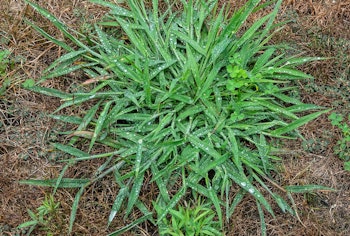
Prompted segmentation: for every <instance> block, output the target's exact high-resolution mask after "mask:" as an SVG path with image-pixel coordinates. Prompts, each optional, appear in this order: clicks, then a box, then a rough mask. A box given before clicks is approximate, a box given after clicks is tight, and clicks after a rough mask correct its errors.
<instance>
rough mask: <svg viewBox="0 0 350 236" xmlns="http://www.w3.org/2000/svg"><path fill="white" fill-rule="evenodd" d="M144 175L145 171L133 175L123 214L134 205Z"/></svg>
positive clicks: (126, 214) (127, 213)
mask: <svg viewBox="0 0 350 236" xmlns="http://www.w3.org/2000/svg"><path fill="white" fill-rule="evenodd" d="M144 176H145V172H141V173H139V174H138V175H137V176H135V180H134V184H133V186H132V188H131V191H130V195H129V199H128V205H127V206H126V213H125V216H128V215H129V214H130V212H131V210H132V208H133V207H134V205H135V203H136V201H137V199H138V197H139V195H140V191H141V187H142V184H143V179H144Z"/></svg>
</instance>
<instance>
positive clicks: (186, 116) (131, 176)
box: [23, 0, 326, 235]
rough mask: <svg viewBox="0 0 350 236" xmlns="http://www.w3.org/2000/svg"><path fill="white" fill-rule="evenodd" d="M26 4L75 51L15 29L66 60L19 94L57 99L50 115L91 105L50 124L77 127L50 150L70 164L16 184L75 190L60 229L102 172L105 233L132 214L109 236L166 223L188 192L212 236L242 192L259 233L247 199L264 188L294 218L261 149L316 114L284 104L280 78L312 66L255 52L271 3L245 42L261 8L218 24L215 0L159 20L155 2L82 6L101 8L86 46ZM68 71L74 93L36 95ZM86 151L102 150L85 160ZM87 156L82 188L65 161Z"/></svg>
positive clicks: (264, 39) (293, 134) (261, 202)
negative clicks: (77, 74)
mask: <svg viewBox="0 0 350 236" xmlns="http://www.w3.org/2000/svg"><path fill="white" fill-rule="evenodd" d="M26 2H27V3H28V4H29V5H30V6H31V7H33V8H34V9H35V10H37V11H38V12H39V13H41V14H42V15H43V16H45V17H46V18H47V19H49V20H50V21H51V22H52V23H53V24H54V25H55V26H56V27H57V28H58V29H59V30H60V31H61V32H62V33H63V34H64V35H65V37H66V39H67V40H70V41H71V43H74V44H75V47H72V46H70V45H71V44H67V43H65V42H63V41H60V40H58V39H56V38H54V37H52V36H50V35H48V34H47V33H46V32H45V31H44V30H42V29H41V28H39V27H38V26H36V25H35V24H33V23H31V22H30V21H27V23H28V24H30V25H31V26H32V27H34V28H35V29H36V30H37V31H39V32H40V33H41V34H42V35H43V36H44V37H46V38H47V39H48V40H50V41H52V42H54V43H56V44H57V45H58V46H60V47H62V48H63V49H65V50H66V51H67V53H66V54H65V55H63V56H61V57H60V58H58V59H57V60H56V61H55V62H53V63H52V64H51V65H50V66H49V67H48V68H47V69H46V70H45V71H44V73H45V74H44V75H43V77H42V78H41V80H40V81H39V82H37V83H36V84H34V80H28V81H27V82H26V83H25V84H24V85H25V87H26V88H28V89H30V90H32V91H35V92H39V93H43V94H46V95H49V96H55V97H59V98H61V99H62V101H63V104H62V105H61V106H60V107H59V108H58V109H57V111H60V110H62V109H63V108H66V107H69V106H76V105H80V104H81V103H84V102H88V101H89V102H90V103H89V104H93V106H92V107H91V108H90V109H89V110H87V111H86V113H85V115H84V117H75V116H62V115H53V117H54V118H56V119H58V120H61V121H64V122H68V123H73V124H78V128H77V129H76V130H74V131H72V132H71V136H72V138H71V140H70V142H69V143H68V144H60V143H56V144H54V146H55V147H56V148H57V149H59V150H61V151H63V152H65V153H67V154H69V155H71V156H72V158H69V159H66V160H61V161H63V162H67V165H66V167H65V168H64V169H63V170H62V172H61V174H60V175H59V177H58V178H57V179H52V180H27V181H23V182H24V183H28V184H36V185H43V186H51V187H54V192H55V191H56V189H57V188H60V187H66V188H78V189H79V191H78V193H77V195H76V197H75V200H74V203H73V206H72V213H71V217H70V227H69V230H70V231H72V229H73V222H74V220H75V215H76V212H77V208H78V203H79V199H80V196H81V195H82V194H83V192H84V190H85V188H86V187H87V186H89V185H90V184H91V183H93V182H95V181H99V180H100V179H101V178H103V177H104V176H106V175H108V174H111V175H114V177H115V178H114V179H115V181H116V183H117V184H118V186H119V187H120V190H119V193H118V194H117V196H115V201H114V204H113V206H112V209H111V212H110V217H109V222H108V224H110V223H111V222H112V221H113V219H114V218H115V216H116V214H117V213H120V212H123V213H124V214H125V217H128V216H130V214H131V212H132V211H133V210H135V209H138V210H139V211H140V212H141V213H143V216H142V217H140V218H139V219H135V221H134V222H133V223H132V224H130V225H127V226H125V227H124V228H122V229H119V230H117V231H115V232H114V233H112V235H116V234H119V233H122V232H124V231H127V230H130V229H131V228H132V227H134V226H136V225H138V224H139V223H141V222H143V221H145V220H148V221H150V222H152V223H153V224H155V225H157V226H158V227H159V228H160V229H163V228H164V222H165V221H164V220H166V219H168V217H169V215H174V214H175V215H176V214H177V213H176V212H175V209H176V208H177V206H178V205H179V204H180V203H181V202H182V200H183V199H184V198H186V197H188V196H191V194H195V195H200V196H201V197H202V198H205V199H206V204H208V205H207V207H206V209H209V208H210V209H211V208H212V209H213V210H214V211H215V214H216V216H217V220H218V222H219V226H220V228H223V224H224V219H225V218H226V219H227V220H229V218H230V217H231V215H232V214H233V212H234V210H235V207H236V206H237V204H239V202H240V201H241V200H242V199H243V197H244V196H245V195H246V194H250V195H252V196H253V197H254V199H255V200H256V203H257V207H258V209H259V213H260V219H261V221H262V224H261V225H262V229H263V232H265V233H266V225H265V222H264V213H263V212H264V211H263V209H265V210H266V212H269V213H270V214H272V215H273V214H274V213H273V210H272V207H271V205H270V203H269V202H268V201H267V200H266V198H265V197H264V196H263V194H262V193H261V191H260V190H259V189H265V191H266V192H267V193H269V194H270V195H271V197H272V198H273V199H274V200H275V201H276V203H277V204H278V205H279V206H280V208H281V209H282V211H283V212H290V213H292V214H294V210H293V209H292V208H291V207H290V206H289V204H288V203H287V201H286V200H285V199H284V197H283V196H280V195H278V194H277V193H276V192H273V191H272V190H271V189H270V187H269V186H268V184H267V181H268V182H269V183H274V182H273V177H272V175H271V173H273V172H278V171H277V170H276V168H275V162H277V161H278V160H279V158H278V157H276V156H274V155H273V153H272V151H274V147H273V146H272V145H271V144H270V143H269V140H270V139H271V138H277V139H278V138H297V137H299V136H300V135H299V133H298V132H297V131H296V129H297V128H298V127H300V126H301V125H304V124H305V123H307V122H308V121H310V120H312V119H315V118H316V117H318V116H319V115H321V114H323V113H324V112H326V111H324V110H322V111H318V112H314V113H311V114H308V115H305V116H303V115H300V113H302V114H305V112H306V111H311V110H319V109H321V107H319V106H315V105H310V104H303V103H302V102H301V101H299V100H297V99H295V98H293V97H291V96H289V95H288V92H289V91H292V90H294V89H295V87H292V86H288V83H289V82H290V81H291V80H298V79H306V78H311V76H309V75H307V74H305V73H303V72H301V71H298V70H296V69H295V67H296V66H298V65H300V64H303V63H306V62H309V61H313V60H318V59H320V58H311V57H306V58H297V57H288V56H286V55H284V54H281V53H280V50H279V46H277V45H268V44H267V43H268V42H269V39H270V38H271V37H272V32H273V31H274V30H278V27H280V25H276V24H274V19H275V16H276V14H277V11H278V8H279V6H280V4H281V2H282V1H281V0H279V1H276V2H273V3H270V4H273V10H272V12H271V13H269V14H268V15H266V16H264V17H262V18H261V19H259V20H257V21H256V22H255V23H254V24H253V25H251V26H250V28H248V29H247V30H246V31H245V32H242V30H241V27H242V26H243V25H244V22H245V20H246V19H247V18H248V17H249V15H250V14H251V13H252V12H254V11H257V10H259V9H260V8H261V7H260V6H259V2H260V1H257V0H250V1H248V2H247V3H246V5H245V6H244V7H243V8H241V9H240V10H238V11H236V12H235V13H234V14H233V15H232V16H230V17H229V14H228V13H227V8H226V7H222V8H219V7H218V1H215V0H213V1H197V0H194V1H176V4H177V7H178V6H179V5H180V6H181V8H182V10H181V11H176V10H174V5H172V4H171V3H169V2H167V1H165V4H167V5H168V7H167V8H166V10H165V11H160V10H159V2H158V1H157V0H153V1H152V7H150V8H148V7H146V6H145V5H144V2H143V1H136V0H128V1H126V5H127V7H126V8H123V7H120V6H118V5H115V4H113V3H110V2H107V1H102V0H93V1H92V2H94V3H96V4H100V5H102V6H105V7H109V8H110V9H111V10H110V12H109V14H107V15H106V17H105V19H104V20H103V21H101V22H99V23H97V24H95V25H94V30H95V35H94V36H89V37H86V36H84V35H82V34H80V33H79V32H75V31H73V30H71V29H69V28H67V27H66V26H65V25H64V24H63V23H62V22H60V21H59V20H58V19H57V18H56V17H54V16H53V15H52V14H51V13H49V12H48V11H46V10H45V9H43V8H41V7H40V6H38V5H37V4H35V3H32V2H30V1H26ZM263 6H264V5H263ZM77 62H79V63H77ZM77 70H82V71H83V72H84V73H85V74H86V76H87V78H86V81H85V82H83V83H82V84H81V85H82V86H85V91H82V92H79V93H67V92H63V91H59V90H56V89H52V88H45V87H42V86H40V83H41V82H43V81H45V80H47V79H52V78H56V77H59V76H62V75H67V74H69V73H71V72H74V71H77ZM57 111H56V112H57ZM81 139H85V140H89V147H88V148H86V149H82V150H81V149H78V148H77V142H79V140H81ZM96 143H99V144H102V145H105V146H108V147H110V148H112V149H113V150H114V151H112V152H108V153H100V154H91V153H92V151H93V149H94V147H95V144H96ZM95 158H104V159H105V160H106V161H105V163H104V164H103V165H101V166H100V168H98V170H96V173H91V178H89V179H69V178H64V174H65V171H66V170H67V169H68V168H69V167H70V166H72V165H74V163H76V162H79V161H85V160H91V159H95ZM146 174H147V175H151V176H152V182H154V183H155V184H156V185H157V187H158V189H159V195H158V197H157V199H154V204H153V206H154V209H151V208H148V207H147V206H146V204H144V202H142V200H141V198H140V197H139V196H140V191H141V187H142V185H143V184H144V181H145V176H146ZM274 185H275V186H278V184H277V183H274ZM233 186H237V187H239V188H241V190H240V191H239V192H238V194H236V195H235V196H234V197H232V196H231V194H230V189H231V188H232V187H233ZM279 188H280V189H281V190H283V191H284V192H286V193H287V194H288V195H289V196H291V195H290V194H289V193H291V192H293V191H294V190H295V189H296V191H297V192H301V191H309V190H310V189H319V187H317V186H316V187H315V186H312V188H308V187H307V186H305V187H300V186H298V188H293V187H290V186H285V187H284V188H283V187H279ZM291 201H292V199H291ZM179 209H181V208H179ZM185 212H186V210H185ZM186 214H187V213H186ZM208 214H209V213H208ZM210 214H211V213H210Z"/></svg>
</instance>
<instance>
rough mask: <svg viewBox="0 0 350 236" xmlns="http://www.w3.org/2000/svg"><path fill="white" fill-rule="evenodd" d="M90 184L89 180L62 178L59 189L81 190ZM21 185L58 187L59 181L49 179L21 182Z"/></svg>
mask: <svg viewBox="0 0 350 236" xmlns="http://www.w3.org/2000/svg"><path fill="white" fill-rule="evenodd" d="M89 182H90V180H88V179H71V178H62V179H61V181H60V183H59V186H58V188H80V187H82V186H85V185H87V184H88V183H89ZM19 183H21V184H29V185H36V186H43V187H56V183H57V179H48V180H37V179H29V180H21V181H19Z"/></svg>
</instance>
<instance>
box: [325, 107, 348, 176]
mask: <svg viewBox="0 0 350 236" xmlns="http://www.w3.org/2000/svg"><path fill="white" fill-rule="evenodd" d="M328 118H329V120H330V121H331V124H332V125H333V126H335V127H337V128H339V129H340V130H341V132H342V138H341V139H340V140H339V141H338V142H337V145H336V146H335V148H334V153H335V154H337V155H338V156H339V158H340V159H342V160H344V161H345V163H344V169H345V170H347V171H350V161H349V160H350V127H349V125H348V124H347V122H346V120H344V116H343V115H342V114H338V113H335V112H333V113H332V114H331V115H330V116H329V117H328ZM347 118H348V121H350V114H349V115H348V117H347Z"/></svg>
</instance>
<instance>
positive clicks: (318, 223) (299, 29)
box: [0, 0, 350, 236]
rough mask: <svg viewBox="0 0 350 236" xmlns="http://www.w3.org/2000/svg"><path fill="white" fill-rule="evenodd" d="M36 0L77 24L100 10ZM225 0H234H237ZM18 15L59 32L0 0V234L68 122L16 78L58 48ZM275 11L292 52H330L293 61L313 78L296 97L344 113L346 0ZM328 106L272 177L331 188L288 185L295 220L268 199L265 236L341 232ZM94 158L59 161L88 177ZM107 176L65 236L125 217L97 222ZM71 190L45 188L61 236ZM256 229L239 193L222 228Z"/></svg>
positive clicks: (110, 195)
mask: <svg viewBox="0 0 350 236" xmlns="http://www.w3.org/2000/svg"><path fill="white" fill-rule="evenodd" d="M36 2H38V3H39V4H40V5H41V6H43V7H44V8H46V9H48V10H49V11H50V12H52V13H54V14H55V15H56V16H57V17H58V18H59V19H60V20H62V21H63V22H65V23H66V24H67V25H68V26H69V27H72V28H74V29H76V30H78V31H84V32H87V31H88V30H89V25H90V24H91V23H93V22H94V21H96V20H97V19H98V18H99V17H101V16H102V15H103V13H104V12H105V9H103V8H100V7H96V6H95V5H93V4H91V3H89V2H88V1H85V0H74V1H69V0H60V1H58V0H46V1H44V0H39V1H36ZM222 2H225V1H222ZM230 2H231V3H232V4H233V8H232V9H234V8H236V7H237V6H239V5H241V4H242V3H244V2H246V1H242V0H239V1H230ZM259 16H260V15H259V13H257V14H255V15H254V16H252V17H251V19H250V21H252V20H254V19H256V18H258V17H259ZM24 18H27V19H31V20H33V21H34V22H35V23H36V24H37V25H38V26H40V27H42V28H44V29H45V30H47V31H48V32H49V33H50V34H52V35H54V36H56V37H57V38H63V36H62V35H61V33H60V32H59V31H57V30H56V29H55V28H54V27H53V26H52V25H51V24H50V23H49V22H48V21H46V20H45V19H43V18H42V17H41V16H40V15H39V14H38V13H36V12H34V11H33V10H32V9H31V8H29V7H26V5H25V3H24V2H23V1H17V0H0V34H1V35H0V50H3V49H9V50H10V51H11V52H12V56H11V60H12V64H13V65H12V66H8V69H7V74H6V76H3V77H1V78H0V87H1V85H2V83H4V81H5V79H6V78H11V81H12V82H11V85H10V86H9V88H8V89H7V92H6V94H5V95H3V96H1V97H0V98H1V100H0V124H2V126H0V167H1V169H0V235H24V233H25V232H24V231H23V232H21V231H18V230H17V231H16V230H15V227H16V226H18V225H19V224H21V223H23V222H24V221H27V220H29V219H30V218H29V215H28V213H27V209H31V210H35V209H36V208H37V207H38V206H40V205H41V203H42V201H43V200H44V198H45V195H47V194H49V193H50V189H47V188H42V187H33V186H28V185H22V184H20V183H19V180H23V179H29V178H40V179H47V178H55V177H57V176H58V174H59V173H60V170H61V169H62V167H63V165H62V164H60V163H57V162H55V159H56V158H57V155H60V154H59V153H57V152H55V151H54V150H53V148H52V146H51V145H50V143H51V142H55V141H59V140H60V141H64V139H65V135H62V134H61V133H60V132H62V131H66V130H69V128H73V127H66V126H64V125H63V124H59V123H57V122H55V121H54V120H53V119H51V118H50V117H49V116H48V114H49V113H50V112H52V111H54V110H55V108H57V107H58V106H59V104H60V101H59V100H58V99H56V98H51V97H47V96H43V95H38V94H35V93H33V92H29V91H27V90H24V89H22V88H21V87H20V84H21V83H22V82H24V81H25V80H26V79H27V78H38V77H39V76H40V74H41V72H42V71H43V70H44V69H45V68H46V67H47V66H48V65H49V64H50V63H51V62H52V61H53V60H54V59H55V58H57V57H59V56H60V55H62V53H64V52H63V51H62V50H61V49H60V48H58V47H57V46H55V45H54V44H52V43H49V42H47V40H46V39H44V38H43V37H42V36H40V35H39V34H38V33H37V32H36V31H35V30H33V29H32V28H31V27H29V26H28V25H27V24H26V23H25V22H24V21H23V19H24ZM278 20H280V21H283V20H289V21H290V22H289V23H288V24H287V25H286V27H285V28H284V29H283V30H282V31H280V32H279V33H278V34H277V35H276V36H275V38H274V39H273V40H274V41H275V42H288V43H289V44H291V45H292V46H293V47H295V48H297V53H299V54H301V55H308V56H321V57H330V59H329V60H326V61H318V62H314V63H311V64H308V65H306V66H303V68H302V69H303V70H304V71H305V72H307V73H310V74H312V75H313V76H314V77H315V80H313V81H309V82H303V83H299V84H298V85H299V87H300V89H301V90H300V94H299V95H300V98H301V100H302V101H304V102H307V103H313V104H317V105H321V106H326V107H330V108H333V109H334V111H337V112H341V113H343V114H349V112H350V103H349V102H350V100H349V94H350V89H349V88H350V86H349V85H350V84H349V83H350V82H349V81H350V0H334V1H331V0H314V1H311V0H310V1H306V0H288V1H284V3H283V7H282V9H281V11H280V13H279V16H278ZM72 77H73V78H66V77H65V78H61V79H55V80H51V81H49V82H46V83H45V86H47V87H55V88H60V89H62V90H71V89H72V87H71V86H73V85H74V82H72V81H77V80H79V75H78V74H76V75H72ZM83 109H84V108H83V107H80V108H70V109H67V110H65V111H64V112H65V114H69V113H75V114H77V113H79V112H83ZM328 115H329V114H327V115H323V116H321V117H320V118H318V119H317V120H315V121H313V122H311V123H309V124H308V125H306V126H304V127H303V128H302V129H300V131H301V133H302V134H303V135H304V136H305V138H306V140H308V141H310V142H309V143H308V146H304V147H303V145H302V140H297V141H293V142H288V143H285V144H284V150H285V152H284V153H282V154H281V157H283V161H282V165H281V170H282V172H281V173H282V174H281V176H280V177H279V178H280V179H279V183H280V184H282V185H292V184H319V185H325V186H329V187H332V188H334V189H337V191H336V192H327V191H323V192H317V193H313V194H293V199H294V201H295V207H296V208H297V209H298V210H299V211H298V212H299V219H298V218H297V217H293V216H290V215H288V214H283V213H281V212H279V210H278V207H277V206H275V209H276V218H273V217H271V216H269V215H268V214H266V223H267V229H268V235H293V236H294V235H325V236H326V235H329V236H333V235H344V236H345V235H350V173H349V172H346V171H344V170H343V161H341V160H340V159H339V158H338V157H337V156H336V155H335V154H334V152H333V147H334V146H335V143H336V142H337V140H339V139H340V138H341V133H340V131H339V130H338V129H336V128H334V127H332V125H331V124H330V121H329V120H328V118H327V117H328ZM101 148H102V147H101ZM100 164H101V163H99V162H98V161H94V162H85V163H81V164H79V165H78V166H76V168H74V169H72V170H69V172H68V173H67V176H69V177H78V176H79V177H84V176H88V174H89V173H91V171H93V170H95V169H96V167H97V166H99V165H100ZM113 182H114V181H109V179H105V180H104V181H102V182H99V183H96V184H95V185H93V186H91V187H90V188H89V189H88V190H87V191H85V193H84V194H83V196H82V199H81V201H80V204H79V209H78V212H77V218H76V222H75V225H74V233H73V235H106V234H107V233H108V232H113V230H115V229H116V228H118V227H121V226H124V225H125V224H126V223H128V220H124V219H123V216H119V218H117V219H115V220H114V223H113V224H112V225H111V226H110V228H109V229H106V222H107V219H108V215H109V211H110V207H111V205H112V204H113V201H114V197H115V195H116V193H117V191H118V187H117V186H116V185H115V184H112V185H111V183H113ZM155 191H156V190H155V189H154V188H153V186H151V185H149V186H144V189H143V194H144V195H143V196H144V198H145V199H147V198H149V199H152V195H154V194H156V193H155ZM75 193H76V191H75V190H58V192H57V194H56V195H55V201H56V202H59V203H60V207H59V210H58V214H56V215H55V216H54V219H52V220H51V223H50V224H49V225H48V228H49V229H50V231H51V232H52V233H53V235H66V232H67V229H68V222H69V214H70V209H71V205H72V203H73V200H74V196H75ZM135 214H136V213H135ZM135 217H137V216H135ZM138 230H139V234H141V235H156V233H154V228H153V227H152V226H151V225H150V224H143V225H141V226H140V228H139V229H138ZM16 232H17V233H18V234H15V233H16ZM259 234H260V220H259V214H258V211H257V208H256V204H255V202H254V201H253V199H251V198H249V197H246V198H245V199H244V201H243V202H242V203H241V204H240V205H239V206H238V208H237V209H236V213H235V214H234V216H233V217H232V221H231V222H230V223H229V224H228V226H227V235H259ZM33 235H46V232H45V230H40V229H37V231H35V233H33Z"/></svg>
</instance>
